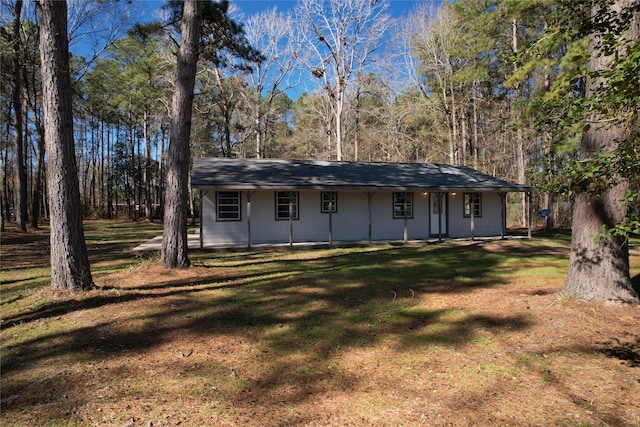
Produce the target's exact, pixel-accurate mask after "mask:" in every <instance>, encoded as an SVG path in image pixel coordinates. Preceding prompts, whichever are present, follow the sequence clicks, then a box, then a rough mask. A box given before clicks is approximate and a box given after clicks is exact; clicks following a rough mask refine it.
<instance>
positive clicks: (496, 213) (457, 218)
mask: <svg viewBox="0 0 640 427" xmlns="http://www.w3.org/2000/svg"><path fill="white" fill-rule="evenodd" d="M463 200H464V197H463V193H462V192H457V193H456V194H455V196H454V195H453V194H449V237H452V238H461V237H470V236H471V218H465V217H464V201H463ZM481 206H482V216H481V217H479V218H474V219H473V222H474V233H473V235H474V236H475V237H489V236H500V234H501V232H502V227H501V213H500V211H501V207H500V206H501V201H500V195H499V194H498V193H494V192H483V193H482V202H481Z"/></svg>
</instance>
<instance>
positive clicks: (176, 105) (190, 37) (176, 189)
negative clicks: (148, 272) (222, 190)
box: [161, 1, 202, 268]
mask: <svg viewBox="0 0 640 427" xmlns="http://www.w3.org/2000/svg"><path fill="white" fill-rule="evenodd" d="M201 22H202V5H201V3H200V2H199V1H185V3H184V9H183V14H182V24H181V28H180V34H181V37H182V40H181V42H180V48H179V50H178V67H177V70H176V86H175V91H174V93H173V99H172V104H171V105H172V115H171V134H170V136H169V149H168V153H167V196H166V206H165V211H164V236H163V239H162V256H161V258H162V264H163V265H164V266H165V267H167V268H186V267H188V266H189V264H190V261H189V256H188V245H187V208H188V203H189V194H188V192H189V190H188V181H189V160H190V156H189V139H190V137H191V112H192V108H193V89H194V85H195V77H196V65H197V62H198V42H199V40H200V34H201V31H202V24H201Z"/></svg>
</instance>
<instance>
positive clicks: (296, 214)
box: [274, 191, 300, 221]
mask: <svg viewBox="0 0 640 427" xmlns="http://www.w3.org/2000/svg"><path fill="white" fill-rule="evenodd" d="M274 195H275V219H276V221H289V219H291V220H293V221H297V220H299V219H300V206H299V204H300V192H299V191H275V192H274ZM290 197H293V199H294V200H293V216H292V217H291V218H289V201H287V202H286V204H283V203H280V200H281V199H289V198H290ZM280 206H286V207H287V209H286V216H283V215H282V214H281V212H282V213H284V212H285V211H284V210H280V209H279V208H280Z"/></svg>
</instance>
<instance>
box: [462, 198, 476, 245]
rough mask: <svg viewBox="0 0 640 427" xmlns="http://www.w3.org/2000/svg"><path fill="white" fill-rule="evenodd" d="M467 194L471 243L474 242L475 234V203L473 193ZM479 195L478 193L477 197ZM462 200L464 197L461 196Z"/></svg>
mask: <svg viewBox="0 0 640 427" xmlns="http://www.w3.org/2000/svg"><path fill="white" fill-rule="evenodd" d="M468 194H469V213H470V214H471V241H474V240H475V233H476V212H475V210H476V209H475V208H476V204H475V203H474V202H475V197H474V196H475V193H468ZM479 195H480V193H478V196H479ZM463 198H464V195H463Z"/></svg>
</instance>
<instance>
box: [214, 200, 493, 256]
mask: <svg viewBox="0 0 640 427" xmlns="http://www.w3.org/2000/svg"><path fill="white" fill-rule="evenodd" d="M203 194H204V196H203V199H202V230H203V236H202V237H203V243H204V244H205V245H247V244H248V242H249V241H248V227H247V213H248V212H247V193H246V192H244V191H242V192H241V206H240V208H241V220H240V221H217V220H216V206H215V194H216V192H215V190H213V189H209V190H203ZM298 195H299V199H298V204H299V219H297V220H293V221H292V229H293V233H292V240H293V242H328V241H329V214H328V213H322V212H321V202H320V191H298ZM337 195H338V202H337V203H338V211H337V212H336V213H333V214H332V215H331V221H332V227H331V229H332V240H333V241H334V242H359V241H367V240H368V239H369V227H368V224H369V212H368V201H367V194H366V193H365V192H363V191H339V192H337ZM448 197H449V202H448V206H449V237H469V236H470V235H471V232H470V230H471V219H470V218H464V217H463V202H462V200H463V197H462V193H457V194H456V195H455V196H454V195H452V194H449V196H448ZM429 214H430V213H429V197H428V195H427V194H425V193H423V192H413V217H412V218H407V239H409V240H423V239H428V238H429V237H430V236H429V226H430V224H429ZM500 218H501V213H500V197H499V195H498V194H497V193H483V194H482V217H481V218H475V219H474V223H475V233H474V235H475V236H477V237H481V236H496V235H498V236H499V235H500V233H501V226H500ZM371 223H372V227H371V231H372V234H371V238H372V240H403V239H404V235H405V228H404V227H405V225H404V224H405V221H404V219H402V218H400V219H394V218H393V192H390V191H378V192H375V193H374V195H373V197H372V199H371ZM289 225H290V224H289V221H288V220H276V212H275V192H274V191H255V192H252V195H251V243H252V244H263V243H288V242H289Z"/></svg>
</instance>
